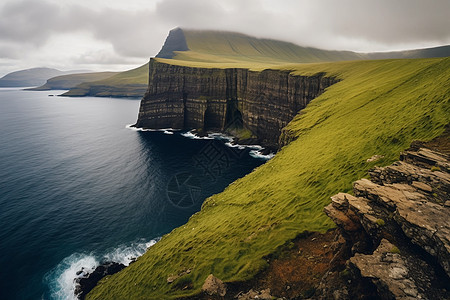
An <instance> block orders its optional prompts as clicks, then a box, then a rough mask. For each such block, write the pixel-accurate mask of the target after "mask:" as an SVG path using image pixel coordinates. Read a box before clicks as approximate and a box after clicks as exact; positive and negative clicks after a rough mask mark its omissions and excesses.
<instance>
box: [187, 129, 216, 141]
mask: <svg viewBox="0 0 450 300" xmlns="http://www.w3.org/2000/svg"><path fill="white" fill-rule="evenodd" d="M181 135H182V136H184V137H187V138H188V139H192V140H212V139H213V137H210V136H209V135H208V136H199V135H197V134H195V133H194V132H193V130H191V131H188V132H183V133H181Z"/></svg>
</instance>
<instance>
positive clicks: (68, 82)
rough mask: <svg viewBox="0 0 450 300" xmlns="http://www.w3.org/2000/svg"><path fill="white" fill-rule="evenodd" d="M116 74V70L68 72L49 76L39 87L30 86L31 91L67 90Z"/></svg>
mask: <svg viewBox="0 0 450 300" xmlns="http://www.w3.org/2000/svg"><path fill="white" fill-rule="evenodd" d="M116 74H118V72H95V73H80V74H69V75H62V76H56V77H53V78H50V79H49V80H47V82H46V83H45V84H44V85H42V86H39V87H36V88H31V89H29V90H31V91H46V90H55V89H56V90H68V89H71V88H74V87H75V86H77V85H79V84H81V83H83V82H91V81H98V80H103V79H107V78H109V77H111V76H114V75H116Z"/></svg>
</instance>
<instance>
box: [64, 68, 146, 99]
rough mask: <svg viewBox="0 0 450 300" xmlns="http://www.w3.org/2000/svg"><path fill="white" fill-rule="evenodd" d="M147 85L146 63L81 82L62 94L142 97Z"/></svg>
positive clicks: (73, 95)
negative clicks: (114, 73)
mask: <svg viewBox="0 0 450 300" xmlns="http://www.w3.org/2000/svg"><path fill="white" fill-rule="evenodd" d="M147 86H148V63H147V64H145V65H143V66H140V67H138V68H136V69H132V70H129V71H125V72H120V73H117V74H116V75H113V76H108V77H107V78H105V79H102V80H96V81H91V82H83V83H81V84H79V85H77V86H76V87H74V88H73V89H71V90H70V91H68V92H67V93H64V94H63V96H72V97H78V96H98V97H142V96H143V95H144V93H145V91H146V90H147Z"/></svg>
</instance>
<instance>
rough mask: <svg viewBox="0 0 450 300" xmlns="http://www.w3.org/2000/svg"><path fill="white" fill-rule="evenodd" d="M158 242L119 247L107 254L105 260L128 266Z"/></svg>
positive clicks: (152, 241)
mask: <svg viewBox="0 0 450 300" xmlns="http://www.w3.org/2000/svg"><path fill="white" fill-rule="evenodd" d="M157 241H158V240H156V239H155V240H151V241H149V242H141V243H133V244H132V245H131V246H125V245H122V246H119V247H118V248H115V249H113V250H111V251H110V252H108V253H107V254H105V255H104V256H103V260H106V261H114V262H118V263H121V264H124V265H125V266H128V265H129V264H130V262H132V261H133V259H135V258H137V257H139V256H141V255H142V254H144V253H145V251H147V249H148V248H149V247H151V246H153V245H154V244H155V243H156V242H157Z"/></svg>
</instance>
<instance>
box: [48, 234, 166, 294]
mask: <svg viewBox="0 0 450 300" xmlns="http://www.w3.org/2000/svg"><path fill="white" fill-rule="evenodd" d="M158 240H159V239H154V240H150V241H140V242H136V243H132V244H131V245H129V246H125V245H121V246H119V247H117V248H115V249H112V250H111V251H109V252H107V253H106V254H104V255H95V254H94V253H90V254H84V253H74V254H72V255H70V256H69V257H66V258H65V259H63V260H62V261H61V262H60V263H59V264H58V265H57V266H56V267H55V268H54V269H53V270H51V271H50V272H49V273H47V274H46V276H45V278H44V281H45V282H46V283H47V284H48V285H49V288H50V298H51V299H57V300H76V299H77V298H76V296H75V294H74V292H75V288H76V282H75V279H76V278H79V277H82V276H85V275H87V274H89V273H92V272H93V271H94V270H95V268H96V267H97V266H98V265H99V264H100V263H101V262H104V261H114V262H117V263H122V264H124V265H126V266H128V265H129V264H130V263H131V262H132V261H133V260H134V259H136V258H137V257H139V256H141V255H143V254H144V253H145V251H146V250H147V249H148V248H149V247H151V246H153V245H154V244H155V243H156V242H157V241H158ZM80 271H82V272H81V273H79V274H78V275H77V273H78V272H80Z"/></svg>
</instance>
